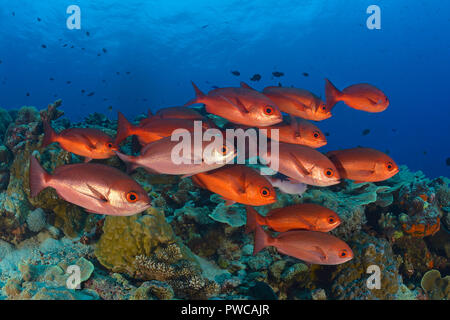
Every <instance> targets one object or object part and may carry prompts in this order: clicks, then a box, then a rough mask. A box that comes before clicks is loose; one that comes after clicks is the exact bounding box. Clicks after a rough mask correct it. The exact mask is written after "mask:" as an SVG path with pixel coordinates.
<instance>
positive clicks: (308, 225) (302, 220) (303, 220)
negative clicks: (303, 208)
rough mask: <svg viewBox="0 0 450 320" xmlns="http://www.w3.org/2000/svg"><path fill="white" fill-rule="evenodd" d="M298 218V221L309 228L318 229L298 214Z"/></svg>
mask: <svg viewBox="0 0 450 320" xmlns="http://www.w3.org/2000/svg"><path fill="white" fill-rule="evenodd" d="M297 219H298V221H300V222H301V223H303V224H304V225H305V226H306V227H307V228H308V230H315V229H316V228H315V227H314V225H313V224H311V223H309V222H308V221H306V220H305V219H303V218H302V217H300V216H297Z"/></svg>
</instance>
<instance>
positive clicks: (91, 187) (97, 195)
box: [86, 183, 108, 202]
mask: <svg viewBox="0 0 450 320" xmlns="http://www.w3.org/2000/svg"><path fill="white" fill-rule="evenodd" d="M86 185H87V187H88V188H89V190H91V192H92V193H93V194H94V196H95V198H96V199H98V200H101V201H103V202H108V198H107V197H106V196H104V195H103V194H102V193H101V192H100V191H98V190H97V189H95V188H94V187H93V186H91V185H90V184H89V183H86Z"/></svg>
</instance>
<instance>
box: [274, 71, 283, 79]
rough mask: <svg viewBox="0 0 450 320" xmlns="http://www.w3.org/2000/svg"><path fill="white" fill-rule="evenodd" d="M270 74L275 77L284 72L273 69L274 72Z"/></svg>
mask: <svg viewBox="0 0 450 320" xmlns="http://www.w3.org/2000/svg"><path fill="white" fill-rule="evenodd" d="M272 74H273V76H274V77H277V78H279V77H282V76H284V73H283V72H279V71H274V72H272Z"/></svg>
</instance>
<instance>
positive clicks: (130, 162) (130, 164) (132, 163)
mask: <svg viewBox="0 0 450 320" xmlns="http://www.w3.org/2000/svg"><path fill="white" fill-rule="evenodd" d="M116 155H117V156H118V157H119V159H120V160H122V161H123V162H125V165H126V166H127V173H131V172H133V171H134V170H136V168H138V167H140V165H139V164H137V163H136V157H133V156H129V155H126V154H124V153H120V152H116Z"/></svg>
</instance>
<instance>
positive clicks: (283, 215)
mask: <svg viewBox="0 0 450 320" xmlns="http://www.w3.org/2000/svg"><path fill="white" fill-rule="evenodd" d="M340 223H341V219H340V218H339V216H338V215H337V213H336V212H334V211H333V210H330V209H328V208H325V207H322V206H320V205H318V204H314V203H300V204H294V205H291V206H288V207H284V208H277V209H273V210H271V211H270V212H269V213H268V214H267V215H266V216H262V215H260V214H259V213H258V212H257V211H256V210H255V209H254V208H252V207H249V206H247V231H253V230H255V228H256V225H257V224H258V225H265V226H268V227H269V228H270V229H272V230H274V231H277V232H285V231H289V230H297V229H305V230H311V231H320V232H328V231H331V230H333V229H334V228H336V227H337V226H338V225H339V224H340Z"/></svg>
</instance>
